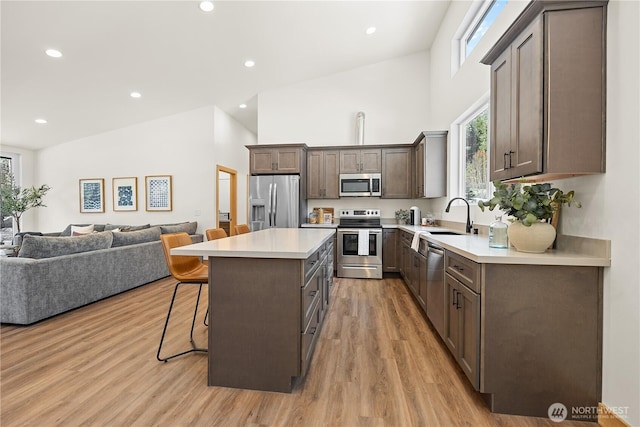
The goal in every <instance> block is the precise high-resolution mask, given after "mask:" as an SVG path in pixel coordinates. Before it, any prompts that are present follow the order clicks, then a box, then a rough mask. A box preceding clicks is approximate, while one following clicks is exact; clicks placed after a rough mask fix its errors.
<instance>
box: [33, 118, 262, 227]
mask: <svg viewBox="0 0 640 427" xmlns="http://www.w3.org/2000/svg"><path fill="white" fill-rule="evenodd" d="M253 143H255V136H254V135H253V134H252V133H251V132H249V131H248V130H246V129H245V128H244V127H242V126H241V125H239V124H238V123H237V122H235V120H234V119H232V118H231V117H229V116H228V115H227V114H225V113H224V112H223V111H222V110H220V109H218V108H217V107H215V106H208V107H203V108H200V109H196V110H193V111H189V112H185V113H181V114H176V115H173V116H168V117H164V118H161V119H157V120H152V121H148V122H144V123H140V124H136V125H133V126H129V127H126V128H122V129H117V130H114V131H110V132H107V133H103V134H100V135H94V136H90V137H87V138H82V139H79V140H76V141H71V142H68V143H65V144H60V145H57V146H54V147H51V148H47V149H43V150H40V151H38V152H36V153H35V156H36V162H35V163H36V165H37V170H36V181H38V182H45V183H47V184H49V185H50V186H51V187H52V190H51V191H50V193H49V194H48V195H47V206H48V207H47V208H43V209H38V210H36V214H37V215H36V219H35V221H34V222H33V223H30V224H25V225H27V226H26V227H24V229H25V230H26V229H35V230H40V231H60V230H62V229H63V228H64V227H65V226H66V225H67V224H69V223H112V224H145V223H151V224H158V223H170V222H179V221H198V232H200V233H202V232H203V231H204V229H206V228H210V227H213V226H214V225H215V217H216V216H215V170H216V164H222V165H224V166H227V167H230V168H233V169H236V170H237V171H238V174H239V188H240V189H241V190H243V189H244V188H245V187H246V174H247V173H248V168H249V161H248V158H249V156H248V155H247V151H246V149H245V148H244V145H245V144H253ZM146 175H172V177H173V178H172V179H173V210H172V211H171V212H146V211H145V197H144V192H145V187H144V177H145V176H146ZM128 176H135V177H137V178H138V210H137V211H135V212H114V211H113V200H112V178H114V177H128ZM82 178H105V204H106V209H105V212H104V213H91V214H88V213H80V211H79V199H78V198H79V196H78V180H79V179H82ZM239 203H242V206H239V208H240V209H239V217H240V218H241V219H243V220H245V219H246V216H245V212H246V208H245V203H246V202H245V197H239Z"/></svg>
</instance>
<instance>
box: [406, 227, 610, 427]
mask: <svg viewBox="0 0 640 427" xmlns="http://www.w3.org/2000/svg"><path fill="white" fill-rule="evenodd" d="M405 233H406V232H404V231H402V234H401V236H402V237H401V240H402V241H401V248H402V252H403V257H402V258H403V263H402V264H401V268H402V269H403V270H404V275H403V277H404V280H405V283H406V284H407V287H408V289H409V290H410V291H411V292H412V293H413V294H414V295H415V296H416V301H417V302H418V305H419V306H421V307H422V308H423V310H424V307H423V306H422V303H423V300H424V299H426V302H427V304H433V303H434V302H435V301H431V302H430V301H429V298H428V296H427V294H426V292H425V293H423V291H422V280H423V276H427V277H429V274H428V273H429V272H426V270H424V271H425V272H426V273H427V274H425V273H423V270H422V268H423V267H422V265H423V261H422V260H421V259H420V255H419V254H418V253H416V252H415V251H413V250H412V249H411V247H410V242H411V241H410V233H406V234H407V235H408V236H406V235H405ZM414 254H415V255H414ZM444 258H445V259H444V270H445V273H444V278H443V279H442V286H443V287H442V289H443V292H444V328H443V329H444V331H443V333H442V334H441V337H442V338H443V341H444V343H445V345H446V346H447V348H449V350H450V351H451V353H452V355H453V356H454V357H455V359H456V361H457V362H458V364H459V366H460V368H461V369H462V371H463V372H464V373H465V375H466V376H467V377H468V378H469V381H470V382H471V384H472V385H473V387H474V388H475V389H476V390H477V391H478V392H480V393H481V394H482V397H483V399H484V401H485V402H486V403H487V405H488V406H489V409H490V410H491V411H492V412H497V413H503V414H513V415H527V416H535V417H547V416H548V414H547V411H548V409H549V406H550V405H552V404H553V403H562V404H563V405H565V406H566V407H567V410H568V414H567V419H570V420H576V421H591V422H596V421H597V413H596V412H594V413H592V414H591V415H586V417H585V414H584V408H594V407H597V406H598V402H600V401H602V293H603V291H602V282H603V281H602V276H603V270H604V269H603V268H602V267H593V266H571V265H535V264H496V263H483V264H481V263H477V262H474V261H472V260H470V259H468V258H466V257H464V256H462V255H459V254H457V253H455V252H452V251H450V250H445V251H444ZM414 260H415V264H414ZM436 261H438V260H437V259H436V258H434V259H433V264H432V265H431V268H434V272H435V270H437V268H436V267H438V266H439V265H441V264H440V263H439V261H438V262H436ZM429 262H430V259H429V255H427V259H426V265H425V269H426V268H427V267H428V266H429ZM435 264H437V265H435ZM414 266H417V268H414ZM414 272H415V273H414ZM414 277H415V279H414ZM425 279H426V278H425ZM433 280H434V277H433V275H432V276H431V283H430V286H432V290H433ZM430 294H434V293H433V292H430ZM440 304H442V303H440ZM431 308H433V305H432V306H431ZM427 314H428V313H427ZM438 332H440V330H438ZM581 410H582V412H580V411H581Z"/></svg>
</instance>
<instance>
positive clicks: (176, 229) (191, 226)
mask: <svg viewBox="0 0 640 427" xmlns="http://www.w3.org/2000/svg"><path fill="white" fill-rule="evenodd" d="M197 228H198V222H197V221H194V222H183V223H180V224H167V225H161V226H160V230H162V234H171V233H183V232H184V233H187V234H189V235H191V234H196V229H197Z"/></svg>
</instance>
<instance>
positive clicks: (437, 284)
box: [426, 242, 445, 338]
mask: <svg viewBox="0 0 640 427" xmlns="http://www.w3.org/2000/svg"><path fill="white" fill-rule="evenodd" d="M426 250H427V253H426V255H427V317H428V318H429V320H430V321H431V324H432V325H433V326H434V327H435V328H436V330H437V331H438V333H439V334H440V337H442V338H444V304H445V302H444V296H445V292H444V249H442V248H441V247H439V246H436V245H434V244H433V243H430V242H427V244H426Z"/></svg>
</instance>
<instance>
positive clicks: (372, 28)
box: [365, 27, 376, 36]
mask: <svg viewBox="0 0 640 427" xmlns="http://www.w3.org/2000/svg"><path fill="white" fill-rule="evenodd" d="M375 32H376V27H369V28H367V30H366V31H365V33H366V34H367V35H368V36H370V35H371V34H373V33H375Z"/></svg>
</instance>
